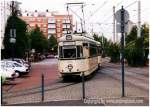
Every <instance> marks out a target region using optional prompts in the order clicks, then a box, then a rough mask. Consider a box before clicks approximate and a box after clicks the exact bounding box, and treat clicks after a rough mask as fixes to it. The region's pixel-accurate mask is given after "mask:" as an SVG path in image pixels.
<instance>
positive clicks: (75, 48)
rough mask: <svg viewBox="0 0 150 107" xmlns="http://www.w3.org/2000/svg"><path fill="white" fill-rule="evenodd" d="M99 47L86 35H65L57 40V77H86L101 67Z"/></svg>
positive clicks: (97, 43) (98, 44)
mask: <svg viewBox="0 0 150 107" xmlns="http://www.w3.org/2000/svg"><path fill="white" fill-rule="evenodd" d="M101 62H102V61H101V45H100V43H99V42H97V41H95V40H94V39H92V38H89V36H87V35H86V34H84V35H83V34H82V35H81V34H66V35H64V36H62V37H60V38H59V39H58V69H59V76H60V77H63V78H65V77H66V76H81V75H82V73H83V72H84V76H88V75H90V74H92V73H93V72H94V71H96V70H97V69H98V68H99V67H100V66H101Z"/></svg>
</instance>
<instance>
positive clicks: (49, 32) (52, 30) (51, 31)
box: [48, 29, 56, 34]
mask: <svg viewBox="0 0 150 107" xmlns="http://www.w3.org/2000/svg"><path fill="white" fill-rule="evenodd" d="M55 33H56V30H55V29H48V34H55Z"/></svg>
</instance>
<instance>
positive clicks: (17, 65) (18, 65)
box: [14, 63, 22, 67]
mask: <svg viewBox="0 0 150 107" xmlns="http://www.w3.org/2000/svg"><path fill="white" fill-rule="evenodd" d="M14 65H15V66H16V67H22V66H21V65H20V64H17V63H14Z"/></svg>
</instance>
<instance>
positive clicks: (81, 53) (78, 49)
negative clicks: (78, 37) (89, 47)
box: [77, 46, 83, 58]
mask: <svg viewBox="0 0 150 107" xmlns="http://www.w3.org/2000/svg"><path fill="white" fill-rule="evenodd" d="M82 57H83V49H82V47H81V46H77V58H82Z"/></svg>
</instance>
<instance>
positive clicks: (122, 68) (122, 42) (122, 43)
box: [121, 6, 125, 97]
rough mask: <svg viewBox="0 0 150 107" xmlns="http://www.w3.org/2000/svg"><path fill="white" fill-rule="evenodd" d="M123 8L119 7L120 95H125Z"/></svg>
mask: <svg viewBox="0 0 150 107" xmlns="http://www.w3.org/2000/svg"><path fill="white" fill-rule="evenodd" d="M124 24H125V23H124V9H123V6H122V9H121V71H122V97H124V96H125V90H124Z"/></svg>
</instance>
